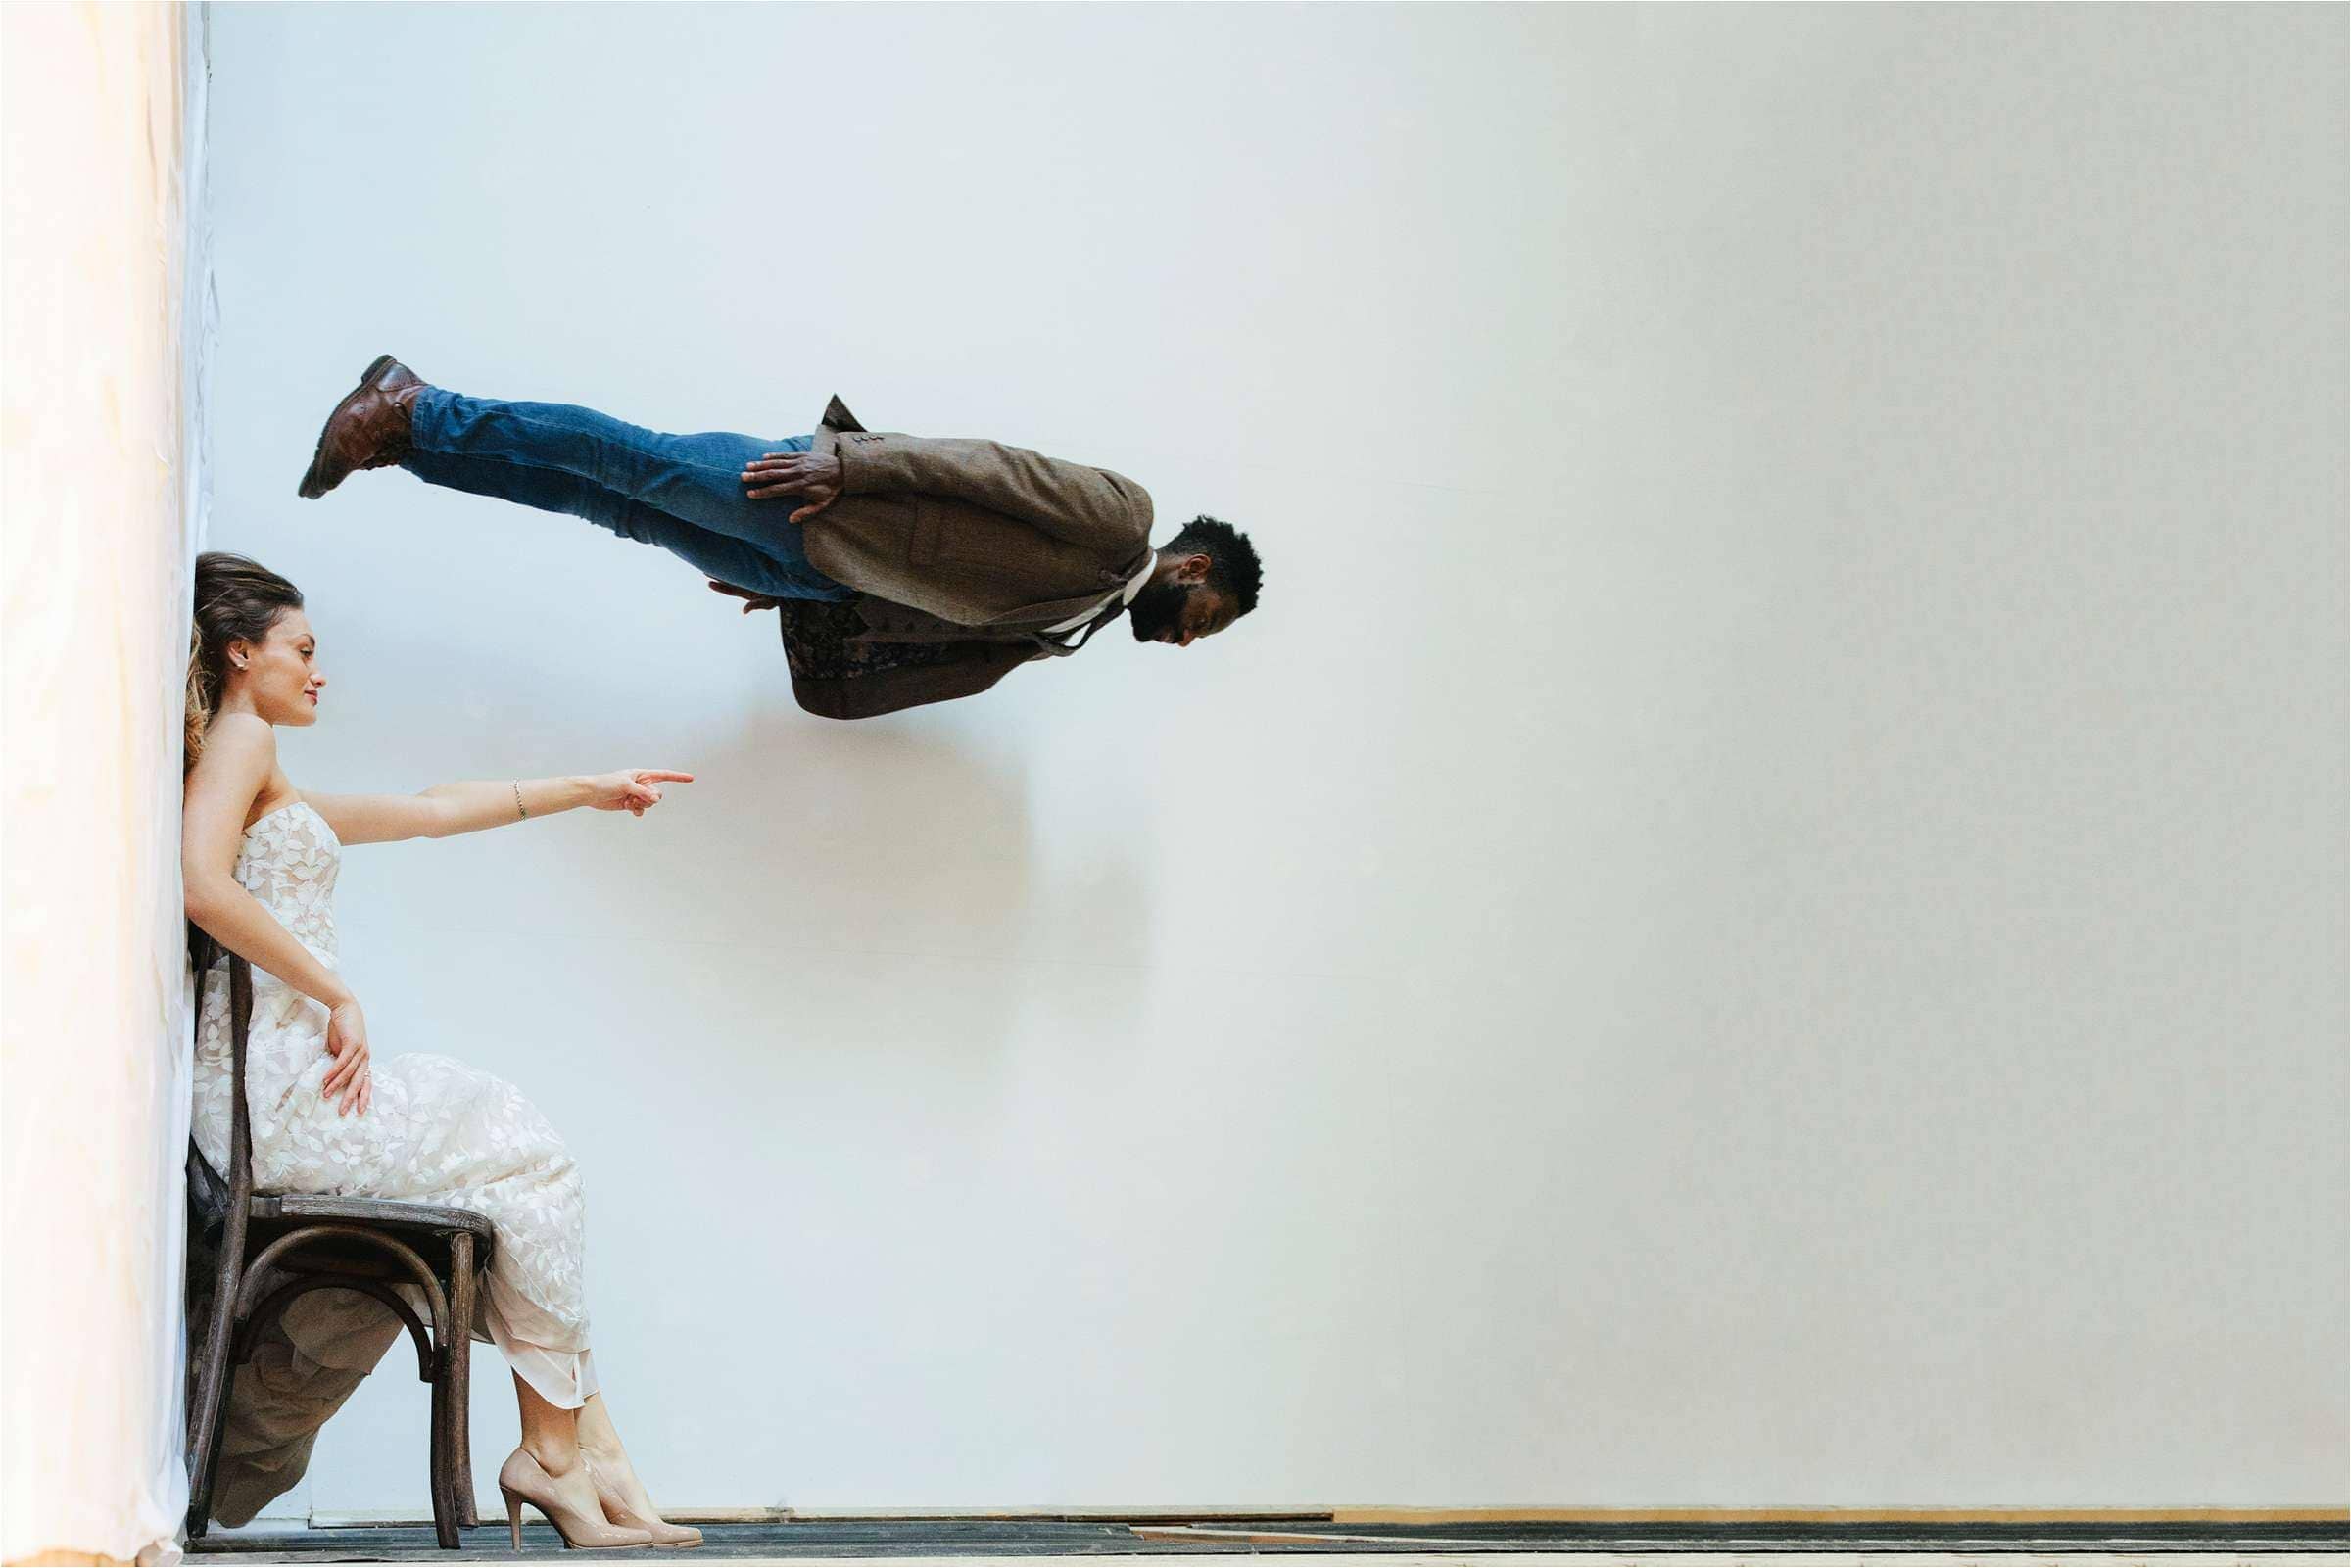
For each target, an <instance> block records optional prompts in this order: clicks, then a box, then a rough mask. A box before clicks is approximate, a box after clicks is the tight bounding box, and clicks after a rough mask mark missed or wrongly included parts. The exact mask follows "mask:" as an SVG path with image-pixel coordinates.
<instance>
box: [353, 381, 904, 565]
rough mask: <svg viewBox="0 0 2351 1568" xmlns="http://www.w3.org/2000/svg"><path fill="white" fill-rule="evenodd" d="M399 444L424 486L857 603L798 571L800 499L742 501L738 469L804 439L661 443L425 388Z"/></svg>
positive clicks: (600, 418)
mask: <svg viewBox="0 0 2351 1568" xmlns="http://www.w3.org/2000/svg"><path fill="white" fill-rule="evenodd" d="M408 439H409V443H410V447H409V451H408V455H407V456H406V457H404V458H402V459H401V462H400V466H401V467H403V468H406V469H407V470H408V472H409V473H411V474H414V475H415V476H416V477H417V478H419V479H421V480H423V481H424V482H425V483H426V484H428V485H442V486H445V487H447V488H448V489H451V490H462V491H467V492H469V493H471V494H473V495H476V496H491V497H495V498H497V499H500V500H511V501H520V502H521V503H522V504H523V505H525V506H536V507H538V508H539V509H540V510H541V511H547V512H565V513H568V514H569V515H571V516H573V517H581V518H585V519H587V520H588V521H589V522H592V523H594V524H596V525H597V527H599V528H608V529H610V530H611V531H612V532H613V533H615V534H618V535H619V536H620V537H621V538H623V539H633V540H635V541H637V542H638V543H639V544H641V545H657V546H660V547H661V548H663V549H665V550H667V551H669V552H670V553H671V554H672V555H675V556H677V557H678V558H679V559H680V560H683V561H685V562H686V563H688V564H689V565H691V566H693V567H694V568H695V569H696V571H699V572H702V573H703V574H705V575H707V576H710V577H715V578H717V579H718V580H719V581H720V582H722V583H733V584H734V585H736V586H737V587H738V588H747V589H751V590H753V591H755V592H757V593H761V594H769V595H771V596H772V597H775V598H810V599H836V600H838V599H849V598H855V597H856V596H857V594H856V591H855V590H854V589H849V588H844V587H842V586H841V585H840V584H839V583H836V582H835V581H833V579H831V578H829V577H827V576H826V575H825V574H824V573H822V572H820V571H818V570H817V569H816V568H815V567H813V566H811V565H809V564H808V554H807V551H806V550H805V549H804V548H803V547H802V544H801V539H800V526H799V524H797V523H794V522H792V512H793V511H795V510H796V509H798V507H799V506H801V505H802V504H803V502H802V501H801V500H800V499H799V498H797V497H792V496H787V497H783V498H781V499H772V500H750V499H745V496H744V484H743V481H742V478H741V477H740V476H741V475H742V473H743V466H744V463H746V462H749V461H750V460H751V459H752V458H754V457H758V456H761V455H763V454H765V453H767V452H771V451H807V450H808V448H809V446H810V444H811V442H812V441H813V440H814V438H813V437H809V436H787V437H785V438H784V439H782V440H781V441H761V440H759V439H757V438H756V437H753V436H735V435H729V434H727V433H725V432H723V431H712V432H709V433H707V434H704V435H698V436H665V435H662V434H661V433H660V432H658V431H654V430H647V429H644V428H643V427H641V426H638V425H632V424H625V423H623V422H622V421H620V420H618V419H613V418H609V417H607V416H606V415H603V414H600V413H598V412H597V411H596V410H595V409H593V408H579V407H574V406H573V405H571V404H563V403H505V402H502V401H500V400H498V399H495V398H464V397H459V396H458V395H457V394H456V393H454V392H444V391H443V390H442V389H441V388H439V387H427V388H425V389H424V390H423V391H422V392H419V393H418V394H417V395H416V402H415V404H414V405H413V406H412V407H411V408H410V409H409V410H408Z"/></svg>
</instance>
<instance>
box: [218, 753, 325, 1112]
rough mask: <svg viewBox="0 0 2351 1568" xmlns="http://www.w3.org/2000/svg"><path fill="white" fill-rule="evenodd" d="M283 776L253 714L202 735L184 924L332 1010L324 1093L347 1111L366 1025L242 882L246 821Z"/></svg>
mask: <svg viewBox="0 0 2351 1568" xmlns="http://www.w3.org/2000/svg"><path fill="white" fill-rule="evenodd" d="M276 772H277V737H276V736H274V735H272V734H271V733H270V730H269V726H268V725H267V724H266V723H264V722H263V721H262V720H260V719H258V718H255V717H254V716H253V715H251V714H238V713H231V714H224V715H222V716H221V718H220V719H219V721H218V722H217V723H216V724H215V725H214V726H213V729H212V733H211V734H210V735H208V736H206V737H205V744H204V753H203V755H202V756H200V757H199V758H197V761H196V767H195V771H194V772H192V773H190V774H189V776H188V792H187V801H186V804H185V805H184V806H183V807H182V808H181V814H180V848H179V871H180V881H181V883H182V886H183V887H184V889H185V895H186V899H187V909H188V919H189V920H191V921H194V922H195V923H196V926H197V927H198V928H199V929H200V930H202V931H203V932H204V933H205V934H206V935H208V936H210V937H212V938H213V939H214V940H215V941H216V942H218V943H219V944H220V945H221V946H222V947H225V948H227V949H228V950H229V951H230V952H232V953H234V954H236V955H237V956H238V957H239V958H242V959H244V960H246V961H247V962H249V963H251V964H252V965H254V966H255V967H256V968H258V969H262V970H265V971H267V972H268V973H269V974H272V975H275V976H276V977H277V978H278V979H280V980H282V981H284V982H285V983H286V984H288V985H291V986H292V987H294V989H296V990H297V991H300V992H301V993H302V994H303V995H305V996H307V997H310V998H311V999H312V1000H313V1001H315V1002H319V1003H321V1004H323V1005H324V1006H325V1007H326V1008H327V1010H328V1019H327V1050H328V1052H329V1053H330V1054H331V1055H333V1057H334V1058H335V1067H334V1069H333V1070H332V1071H331V1072H329V1073H328V1074H327V1077H326V1082H325V1083H324V1085H322V1086H321V1090H320V1092H321V1093H323V1094H326V1095H329V1096H334V1095H340V1096H341V1097H342V1102H343V1105H342V1109H343V1110H344V1111H345V1112H346V1113H348V1112H349V1111H351V1110H352V1109H353V1108H354V1107H355V1106H356V1107H357V1108H358V1109H359V1110H360V1111H361V1112H364V1111H365V1110H366V1109H367V1101H368V1092H367V1077H366V1072H365V1067H366V1061H367V1024H366V1021H365V1019H364V1018H363V1017H362V1016H361V1015H360V1004H359V999H358V998H357V997H355V996H353V995H352V994H351V987H350V986H348V985H345V984H344V983H343V979H342V976H340V975H338V974H336V973H335V972H334V971H333V970H331V969H328V968H327V967H326V966H325V965H324V964H321V963H319V962H318V959H317V957H316V956H315V955H314V954H312V952H311V950H310V949H309V948H307V947H305V946H303V945H302V943H301V942H300V941H298V940H296V939H295V936H294V933H293V932H292V931H289V930H287V929H286V928H285V927H283V926H281V925H279V924H278V923H277V918H276V917H275V916H273V915H271V914H270V913H269V911H268V910H267V909H265V908H264V907H263V905H262V901H261V900H260V899H258V898H256V897H254V896H253V895H252V894H251V893H249V892H247V891H246V890H245V889H244V887H243V886H241V885H240V884H239V883H238V881H237V877H236V868H237V850H238V847H239V846H240V845H241V844H242V843H243V842H244V838H245V818H246V815H247V814H248V813H249V812H251V811H252V810H253V803H254V801H256V800H257V799H259V798H260V797H261V793H262V791H263V790H264V788H266V787H267V786H268V784H269V781H270V779H271V778H272V777H273V776H274V775H275V774H276Z"/></svg>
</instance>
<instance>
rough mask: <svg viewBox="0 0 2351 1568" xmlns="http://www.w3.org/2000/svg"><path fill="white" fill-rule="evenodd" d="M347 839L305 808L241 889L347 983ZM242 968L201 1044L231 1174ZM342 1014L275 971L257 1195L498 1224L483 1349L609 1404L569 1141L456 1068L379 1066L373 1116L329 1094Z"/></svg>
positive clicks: (385, 1062) (212, 1008) (265, 1000)
mask: <svg viewBox="0 0 2351 1568" xmlns="http://www.w3.org/2000/svg"><path fill="white" fill-rule="evenodd" d="M342 847H343V846H342V845H341V843H340V842H338V841H337V840H336V838H335V833H334V830H333V829H331V828H329V827H328V826H327V824H326V819H325V818H323V817H321V816H319V815H318V813H317V812H316V811H314V810H312V808H311V807H310V805H308V804H307V803H305V802H300V801H298V802H296V803H295V804H293V805H290V806H285V807H281V808H280V809H278V810H276V811H273V812H271V813H269V814H268V815H267V816H265V817H264V818H262V819H261V821H259V822H257V823H255V824H254V825H253V826H252V827H250V828H248V829H247V830H246V831H245V842H244V847H243V849H242V850H241V851H240V852H239V854H238V856H237V867H236V878H237V881H238V882H239V884H240V885H242V886H243V887H244V888H245V890H246V891H247V892H249V893H251V894H253V896H254V897H256V898H258V899H260V900H261V902H262V904H263V906H264V908H266V909H267V910H268V911H269V913H270V914H271V915H273V916H275V917H276V918H277V920H278V922H279V923H280V924H282V925H283V926H284V927H286V929H287V930H289V931H291V932H293V933H294V936H295V938H296V939H297V940H298V941H300V942H301V943H302V945H303V946H304V947H307V948H309V949H310V951H311V953H312V956H314V957H315V958H316V959H317V960H318V962H320V963H321V964H324V965H325V966H326V967H327V968H329V969H333V968H335V967H336V956H337V955H336V946H335V916H334V892H335V876H336V873H337V872H338V871H339V870H340V869H341V866H342ZM226 974H227V963H226V961H225V960H223V961H222V962H221V963H219V964H217V965H216V966H215V967H214V969H213V973H212V974H211V975H210V976H208V978H207V983H206V985H205V988H204V1007H203V1011H202V1012H201V1013H200V1014H199V1015H198V1019H197V1032H196V1114H195V1132H196V1141H197V1144H198V1146H199V1147H200V1148H202V1149H203V1151H204V1154H205V1158H206V1159H208V1160H210V1161H211V1162H212V1163H213V1164H214V1167H215V1168H216V1169H220V1168H225V1166H226V1164H227V1153H228V1110H229V1093H230V1076H229V1074H230V1062H229V1030H228V981H227V978H226ZM326 1020H327V1010H326V1009H325V1008H324V1007H323V1006H321V1005H320V1004H319V1003H317V1002H314V1001H312V999H311V998H309V997H307V996H305V995H303V994H302V993H301V992H299V991H297V990H295V989H293V988H292V987H291V986H288V985H285V984H283V983H281V982H280V981H278V980H277V979H276V978H275V977H274V976H272V975H270V974H265V973H264V972H263V971H262V970H261V969H260V968H258V967H257V968H256V969H255V970H254V972H253V1026H252V1028H251V1030H250V1031H249V1033H248V1035H247V1044H246V1056H245V1089H246V1101H247V1114H248V1115H249V1116H250V1117H252V1122H253V1178H254V1187H255V1189H256V1190H257V1191H260V1192H264V1193H273V1192H292V1193H310V1194H314V1195H319V1196H326V1197H338V1198H343V1197H349V1198H391V1199H398V1200H400V1201H402V1202H406V1203H419V1204H442V1205H447V1206H449V1207H451V1208H456V1209H470V1210H473V1211H474V1212H477V1213H481V1214H485V1215H487V1216H489V1218H490V1220H491V1221H492V1223H493V1224H495V1225H496V1226H497V1229H498V1245H497V1249H496V1251H495V1254H494V1256H493V1257H492V1259H491V1263H490V1270H489V1277H488V1281H487V1289H486V1290H484V1292H483V1294H482V1321H481V1322H480V1323H479V1324H477V1325H475V1329H476V1333H477V1336H482V1335H484V1334H486V1337H487V1338H488V1339H489V1340H490V1341H491V1342H492V1343H494V1344H496V1345H497V1346H498V1348H499V1350H500V1351H502V1352H503V1353H504V1354H505V1357H506V1359H507V1361H508V1362H510V1363H511V1364H512V1365H513V1367H514V1370H515V1371H516V1372H518V1373H519V1374H521V1376H522V1378H523V1380H524V1381H525V1382H527V1383H529V1384H530V1385H531V1387H532V1388H534V1389H536V1390H537V1391H538V1392H539V1393H540V1395H541V1396H543V1397H544V1398H545V1399H546V1400H547V1401H548V1402H549V1403H551V1404H555V1405H559V1406H562V1407H565V1408H576V1407H577V1406H578V1405H580V1404H581V1403H583V1402H585V1401H586V1400H587V1398H588V1396H590V1395H591V1394H594V1393H595V1392H596V1388H597V1383H596V1369H595V1363H594V1362H593V1360H592V1359H591V1358H590V1356H589V1354H588V1309H587V1306H586V1303H585V1302H584V1301H583V1299H582V1292H581V1253H582V1248H583V1245H584V1243H585V1239H586V1205H585V1199H584V1193H583V1190H582V1185H581V1180H580V1173H579V1169H578V1167H577V1166H576V1165H574V1164H572V1159H571V1155H570V1153H569V1152H568V1151H566V1150H565V1148H564V1147H563V1140H562V1139H561V1138H560V1137H559V1136H557V1134H556V1132H555V1129H554V1128H553V1127H552V1126H550V1125H549V1124H548V1121H547V1118H546V1117H543V1116H541V1115H540V1114H539V1112H538V1110H537V1109H536V1108H535V1107H533V1106H532V1105H531V1103H530V1102H529V1101H528V1100H525V1099H524V1098H523V1097H522V1095H521V1094H520V1093H519V1092H518V1091H517V1090H516V1089H515V1088H514V1086H513V1085H512V1084H509V1083H506V1082H505V1081H504V1080H503V1079H500V1078H495V1077H492V1076H491V1075H490V1074H489V1073H487V1072H481V1071H477V1070H476V1069H472V1068H469V1067H466V1066H465V1065H464V1064H463V1063H461V1062H456V1061H453V1060H452V1059H450V1058H448V1057H444V1056H430V1055H426V1054H423V1053H407V1054H403V1055H400V1056H394V1057H382V1056H378V1057H374V1058H372V1060H371V1075H372V1077H373V1079H374V1094H373V1099H372V1102H371V1103H370V1105H369V1107H368V1110H367V1112H366V1114H365V1115H363V1116H362V1115H360V1114H358V1113H356V1112H355V1113H354V1114H352V1115H351V1116H348V1117H347V1116H342V1115H340V1114H338V1112H337V1111H336V1108H335V1103H334V1102H333V1101H332V1100H330V1099H326V1098H322V1097H321V1096H320V1094H319V1085H320V1084H321V1083H323V1082H324V1081H325V1078H326V1075H327V1072H328V1071H329V1070H330V1069H332V1067H333V1066H334V1061H333V1058H331V1057H329V1056H328V1055H327V1051H326Z"/></svg>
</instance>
